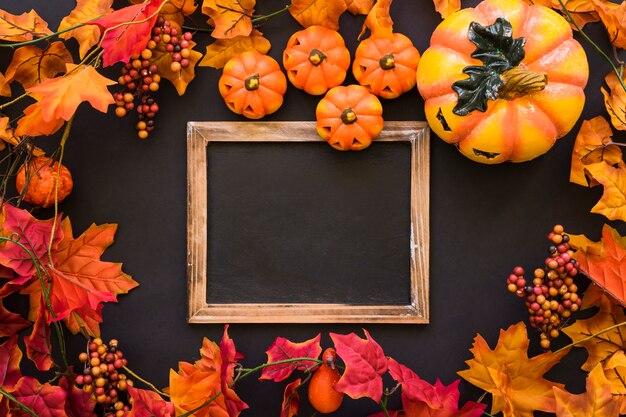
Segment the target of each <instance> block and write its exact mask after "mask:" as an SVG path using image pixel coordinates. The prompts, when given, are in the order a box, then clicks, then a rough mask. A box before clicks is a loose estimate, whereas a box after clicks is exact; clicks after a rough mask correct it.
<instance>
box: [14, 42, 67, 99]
mask: <svg viewBox="0 0 626 417" xmlns="http://www.w3.org/2000/svg"><path fill="white" fill-rule="evenodd" d="M73 62H74V61H73V59H72V54H70V52H69V51H68V50H67V48H66V47H65V44H64V43H63V42H61V41H57V42H53V43H51V44H50V45H48V46H47V47H46V49H40V48H38V47H36V46H33V45H26V46H22V47H21V48H18V49H17V50H16V51H15V52H14V53H13V59H12V60H11V63H10V64H9V67H8V68H7V70H6V73H5V77H6V82H7V83H11V82H13V81H18V82H19V83H20V84H22V86H23V87H24V89H27V88H30V87H32V86H35V85H37V84H41V83H42V82H44V81H45V80H47V79H50V78H54V77H56V76H57V75H58V74H61V73H65V70H66V68H65V65H66V64H67V63H70V64H71V63H73Z"/></svg>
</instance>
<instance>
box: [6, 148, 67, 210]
mask: <svg viewBox="0 0 626 417" xmlns="http://www.w3.org/2000/svg"><path fill="white" fill-rule="evenodd" d="M59 169H60V170H59ZM57 178H58V182H59V185H58V193H57V191H56V188H57V187H56V182H57ZM73 186H74V182H73V181H72V174H71V173H70V171H69V169H67V168H66V167H65V165H60V167H59V163H58V162H57V161H55V160H53V159H52V158H48V157H47V156H38V157H36V158H33V159H31V160H30V161H27V162H25V163H24V164H22V166H21V167H20V169H19V171H18V173H17V176H16V177H15V188H17V192H18V193H20V194H22V192H23V191H24V187H26V192H25V193H24V201H26V202H27V203H29V204H31V205H33V206H37V207H43V208H47V207H50V206H52V205H53V204H54V200H55V197H57V198H58V201H59V202H61V201H62V200H63V199H65V197H67V196H68V195H69V194H70V193H71V192H72V188H73Z"/></svg>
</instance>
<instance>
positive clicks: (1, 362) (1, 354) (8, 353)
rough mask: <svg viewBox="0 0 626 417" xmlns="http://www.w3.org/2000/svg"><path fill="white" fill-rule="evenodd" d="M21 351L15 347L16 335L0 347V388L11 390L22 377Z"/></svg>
mask: <svg viewBox="0 0 626 417" xmlns="http://www.w3.org/2000/svg"><path fill="white" fill-rule="evenodd" d="M21 360H22V351H21V350H20V348H19V347H18V346H17V335H14V336H13V337H11V338H10V339H8V340H7V341H6V342H4V343H3V344H1V345H0V387H2V388H4V389H11V388H13V387H14V386H15V384H17V381H19V379H20V378H21V377H22V373H21V372H20V361H21Z"/></svg>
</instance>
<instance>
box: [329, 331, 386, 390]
mask: <svg viewBox="0 0 626 417" xmlns="http://www.w3.org/2000/svg"><path fill="white" fill-rule="evenodd" d="M363 332H364V333H365V337H366V338H367V339H361V338H360V337H358V336H357V335H356V334H354V333H350V334H347V335H341V334H336V333H331V334H330V338H331V339H332V340H333V343H334V344H335V349H336V350H337V355H339V357H341V359H342V360H343V361H344V363H345V364H346V370H345V372H344V373H343V375H342V376H341V379H340V380H339V382H337V384H335V387H334V388H335V390H336V391H338V392H343V393H344V394H348V395H349V396H350V397H351V398H353V399H357V398H362V397H369V398H371V399H373V400H374V401H376V402H380V399H381V397H382V395H383V379H382V375H383V374H384V373H385V372H387V358H386V357H385V353H384V352H383V349H382V348H381V347H380V345H379V344H378V343H376V341H374V339H372V338H371V337H370V334H369V333H368V332H367V330H363Z"/></svg>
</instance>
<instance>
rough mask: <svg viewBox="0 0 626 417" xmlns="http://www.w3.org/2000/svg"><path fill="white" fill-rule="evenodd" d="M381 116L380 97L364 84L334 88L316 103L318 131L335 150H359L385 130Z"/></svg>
mask: <svg viewBox="0 0 626 417" xmlns="http://www.w3.org/2000/svg"><path fill="white" fill-rule="evenodd" d="M382 115H383V106H382V105H381V104H380V100H378V98H377V97H376V96H375V95H373V94H372V93H370V92H369V91H367V89H366V88H365V87H362V86H360V85H349V86H347V87H344V86H338V87H334V88H331V89H330V90H329V91H328V93H326V96H324V98H323V99H321V100H320V102H319V103H318V104H317V109H316V110H315V116H316V119H317V133H318V134H319V135H320V136H321V137H322V138H323V139H324V140H325V141H327V142H328V143H329V144H330V146H332V147H333V148H335V149H338V150H340V151H348V150H353V151H359V150H361V149H365V148H367V147H368V146H369V145H370V144H371V143H372V139H374V138H375V137H376V136H378V135H379V134H380V132H381V131H382V130H383V116H382Z"/></svg>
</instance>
